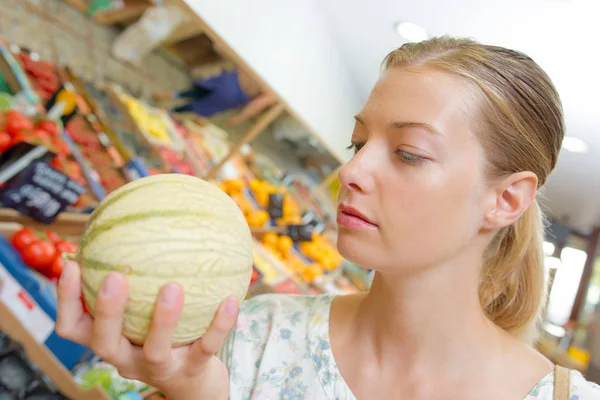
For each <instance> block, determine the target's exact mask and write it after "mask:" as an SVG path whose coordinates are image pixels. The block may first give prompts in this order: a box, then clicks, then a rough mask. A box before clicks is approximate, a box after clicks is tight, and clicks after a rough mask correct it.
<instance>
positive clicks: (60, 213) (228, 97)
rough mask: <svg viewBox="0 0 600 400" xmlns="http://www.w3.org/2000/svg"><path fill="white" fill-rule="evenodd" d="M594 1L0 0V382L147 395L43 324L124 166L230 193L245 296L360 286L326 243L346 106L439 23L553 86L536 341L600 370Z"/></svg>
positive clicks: (47, 391)
mask: <svg viewBox="0 0 600 400" xmlns="http://www.w3.org/2000/svg"><path fill="white" fill-rule="evenodd" d="M599 17H600V3H599V2H598V1H597V0H524V1H523V0H521V1H517V0H505V1H503V2H497V1H491V0H486V1H475V0H455V1H452V2H446V1H440V0H424V1H419V2H416V1H413V2H410V1H404V0H402V1H398V0H395V1H392V0H371V1H369V2H367V1H362V0H360V1H359V0H303V1H301V2H282V1H277V0H254V1H244V0H197V1H192V0H188V1H184V0H0V398H19V399H20V398H23V399H25V398H34V396H46V397H43V398H47V399H51V398H56V399H60V398H65V397H66V398H85V399H95V398H98V399H109V398H121V399H125V398H127V399H139V398H145V399H150V398H159V397H160V396H161V395H160V393H157V392H156V390H154V389H153V388H149V387H146V386H145V385H144V384H141V383H140V382H135V381H129V380H126V379H123V378H121V377H119V376H118V374H117V372H116V371H115V370H114V368H112V367H111V366H109V365H106V364H104V363H103V362H102V361H101V360H99V359H98V358H97V357H95V355H94V354H92V353H91V352H90V351H89V349H87V348H85V347H83V346H79V345H76V344H74V343H71V342H68V341H66V340H63V339H61V338H59V337H58V336H57V335H56V333H55V332H54V323H55V318H56V295H55V289H56V286H55V285H56V281H57V279H58V277H59V276H60V274H61V271H62V257H61V256H62V254H63V253H70V252H74V251H76V249H77V246H78V243H79V236H80V235H81V233H82V231H83V228H84V226H85V223H86V221H87V219H88V217H89V214H90V213H91V211H93V210H94V208H95V207H96V206H97V205H98V204H99V203H100V202H101V201H102V199H104V198H105V197H106V196H107V195H108V194H110V193H111V192H112V191H114V190H116V189H117V188H119V187H121V186H123V185H125V184H126V183H128V182H130V181H133V180H135V179H138V178H140V177H144V176H149V175H153V174H160V173H184V174H189V175H193V176H198V177H201V178H203V179H206V180H209V181H210V182H212V183H214V184H215V185H218V186H219V187H220V188H221V189H223V190H224V191H225V192H227V194H229V195H230V196H231V197H232V198H233V199H234V200H235V201H236V203H237V204H238V205H239V207H240V208H241V209H242V211H243V212H244V215H245V217H246V220H247V221H248V224H249V225H250V226H251V229H252V233H253V236H254V245H255V257H254V267H253V276H252V281H251V283H250V287H249V294H248V296H253V295H256V294H258V293H265V292H278V293H312V294H320V293H353V292H357V291H362V290H366V289H367V288H368V287H369V284H370V279H371V278H372V273H370V272H369V271H365V270H363V269H362V268H361V267H360V266H357V265H354V264H352V263H349V262H347V261H346V260H343V259H342V257H341V256H340V255H339V254H338V253H337V251H336V249H335V236H336V227H335V212H336V205H335V204H336V203H335V195H336V192H337V189H338V187H339V182H338V180H337V172H338V170H339V167H340V166H341V165H342V164H343V163H344V162H345V161H347V160H348V159H349V158H350V156H351V152H350V151H348V150H346V147H347V146H348V141H349V135H350V133H351V131H352V129H353V119H352V116H353V115H354V114H355V113H356V112H357V111H358V110H359V109H360V107H361V105H362V103H363V102H364V101H365V99H366V97H367V95H368V93H369V91H370V89H371V88H372V86H373V84H374V83H375V81H376V80H377V78H378V76H379V73H380V63H381V61H382V60H383V58H384V56H385V55H386V54H387V53H388V52H389V51H391V50H393V49H394V48H397V47H399V46H400V45H402V44H403V43H405V42H411V41H412V42H416V41H421V40H424V39H426V38H428V37H432V36H438V35H445V34H449V35H453V36H465V37H472V38H475V39H477V40H479V41H481V42H485V43H490V44H495V45H500V46H506V47H510V48H514V49H516V50H521V51H523V52H525V53H527V54H528V55H529V56H531V57H532V58H533V59H534V60H535V61H536V62H538V63H539V64H540V65H541V66H542V68H544V69H545V70H546V72H547V73H548V74H549V75H550V77H551V79H552V80H553V82H554V83H555V85H556V86H557V88H558V91H559V93H560V95H561V98H562V101H563V105H564V109H565V115H566V123H567V136H566V138H565V140H564V142H563V151H562V153H561V157H560V160H559V163H558V168H557V170H556V172H555V173H554V174H553V175H552V176H551V179H550V180H549V182H548V183H547V186H546V188H545V191H544V192H543V193H542V197H543V198H542V202H543V206H544V210H545V211H546V214H547V216H548V226H547V230H546V242H545V243H544V252H545V256H546V268H547V271H548V276H549V282H548V285H549V286H548V287H549V291H548V299H549V301H548V307H547V309H546V311H545V314H544V321H543V329H542V331H543V335H542V338H541V339H540V341H539V343H538V344H537V347H538V349H539V350H540V351H541V352H542V353H544V354H545V355H546V356H548V357H549V358H550V359H552V360H553V361H554V362H557V363H560V364H562V365H565V366H568V367H570V368H574V369H577V370H579V371H581V372H582V373H583V374H584V375H585V376H586V378H587V379H589V380H592V381H595V382H600V308H599V307H598V304H599V303H600V254H599V248H600V244H599V241H600V201H599V199H600V157H599V152H600V134H599V132H600V111H599V110H600V101H599V100H598V98H597V93H599V92H600V78H599V77H598V65H600V53H599V52H598V51H597V48H598V45H597V43H598V40H599V39H600V25H599V24H598V18H599ZM84 306H85V303H84ZM3 396H5V397H3ZM10 396H12V397H10Z"/></svg>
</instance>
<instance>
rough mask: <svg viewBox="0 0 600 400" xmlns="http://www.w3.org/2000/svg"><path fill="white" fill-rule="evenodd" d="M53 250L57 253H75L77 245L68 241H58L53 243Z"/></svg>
mask: <svg viewBox="0 0 600 400" xmlns="http://www.w3.org/2000/svg"><path fill="white" fill-rule="evenodd" d="M54 248H55V249H56V251H58V252H59V253H70V254H71V253H77V245H76V244H75V243H72V242H69V241H68V240H60V241H58V242H57V243H54Z"/></svg>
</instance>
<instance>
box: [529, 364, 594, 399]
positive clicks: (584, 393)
mask: <svg viewBox="0 0 600 400" xmlns="http://www.w3.org/2000/svg"><path fill="white" fill-rule="evenodd" d="M553 398H554V374H549V375H547V376H546V377H545V378H544V379H542V380H541V381H540V382H539V383H538V384H537V385H536V387H535V388H534V389H533V390H532V391H531V392H530V393H529V396H528V397H527V398H526V400H552V399H553ZM571 399H575V400H595V399H600V386H598V385H597V384H595V383H593V382H589V381H587V380H586V379H585V378H584V377H583V375H581V373H580V372H578V371H571Z"/></svg>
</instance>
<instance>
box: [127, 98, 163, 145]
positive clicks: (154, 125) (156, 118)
mask: <svg viewBox="0 0 600 400" xmlns="http://www.w3.org/2000/svg"><path fill="white" fill-rule="evenodd" d="M119 98H120V99H121V101H122V102H123V104H125V107H127V111H129V114H130V115H131V117H132V118H133V119H134V120H135V122H136V123H137V124H138V125H139V126H140V128H141V129H143V130H145V131H146V132H148V134H150V135H152V136H153V137H155V138H156V139H158V140H159V141H161V142H165V143H170V142H171V135H170V131H169V126H168V125H167V121H165V118H166V117H165V116H164V115H162V114H161V113H160V112H155V111H154V110H153V109H151V108H149V107H148V106H146V105H145V104H143V103H142V102H141V101H139V100H138V99H136V98H135V97H133V96H130V95H128V94H125V93H120V94H119Z"/></svg>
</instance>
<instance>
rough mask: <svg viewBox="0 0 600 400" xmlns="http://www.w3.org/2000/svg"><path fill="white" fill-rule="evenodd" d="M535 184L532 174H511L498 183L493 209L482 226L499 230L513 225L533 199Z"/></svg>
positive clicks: (535, 180)
mask: <svg viewBox="0 0 600 400" xmlns="http://www.w3.org/2000/svg"><path fill="white" fill-rule="evenodd" d="M537 183H538V179H537V176H536V175H535V174H534V173H532V172H520V173H517V174H513V175H511V176H509V177H507V178H506V179H504V180H503V181H502V182H501V183H499V185H498V186H497V190H496V201H495V204H494V207H493V208H492V209H491V210H490V212H489V213H488V214H487V215H486V218H485V223H484V226H485V227H486V228H488V229H499V228H504V227H506V226H509V225H512V224H513V223H515V222H516V221H517V220H518V219H519V218H520V217H521V215H523V214H524V213H525V211H526V210H527V209H528V208H529V206H530V205H531V203H532V202H533V200H534V199H535V196H536V193H537Z"/></svg>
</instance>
